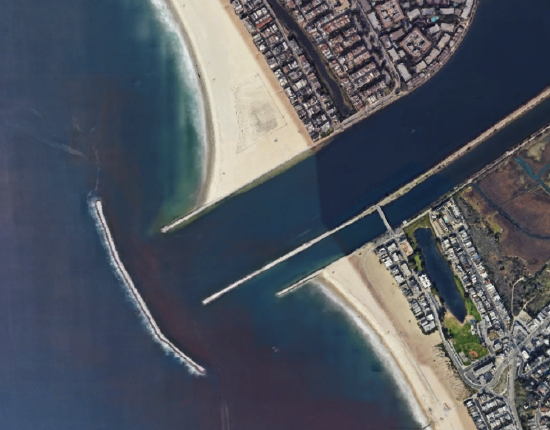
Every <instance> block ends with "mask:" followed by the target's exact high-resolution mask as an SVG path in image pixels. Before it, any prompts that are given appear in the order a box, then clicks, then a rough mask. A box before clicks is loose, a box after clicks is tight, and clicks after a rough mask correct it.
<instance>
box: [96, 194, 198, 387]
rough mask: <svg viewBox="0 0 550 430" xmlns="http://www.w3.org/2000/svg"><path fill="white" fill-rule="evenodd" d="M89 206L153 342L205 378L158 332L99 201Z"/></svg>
mask: <svg viewBox="0 0 550 430" xmlns="http://www.w3.org/2000/svg"><path fill="white" fill-rule="evenodd" d="M89 205H90V211H91V214H92V216H93V218H94V220H95V221H96V227H97V229H98V232H99V234H100V236H101V238H102V242H103V245H104V246H105V248H106V250H107V252H108V254H109V259H110V262H111V265H112V266H113V268H114V269H115V271H116V274H117V276H118V277H119V279H120V280H121V282H122V283H123V285H124V286H125V287H126V290H127V292H128V294H129V296H130V297H131V299H132V301H133V302H134V304H135V305H136V307H137V308H138V310H139V312H140V314H141V316H142V318H143V321H144V323H145V325H146V327H147V329H148V330H149V332H150V333H151V335H152V336H153V338H154V339H155V341H156V342H158V343H159V344H160V345H161V346H162V348H163V349H164V350H165V351H167V352H169V353H171V354H173V355H174V356H175V357H176V358H178V359H179V360H181V361H182V362H183V363H184V364H185V365H186V366H187V367H188V369H189V370H190V371H191V373H193V374H196V375H200V376H205V375H206V370H205V369H204V367H202V366H199V365H198V364H197V363H195V362H194V361H193V360H192V359H191V358H189V357H188V356H187V355H185V354H184V353H183V352H182V351H180V350H179V349H178V348H177V347H176V346H175V345H174V344H173V343H172V342H170V341H169V340H168V339H167V338H166V336H164V334H163V333H162V332H161V331H160V328H159V327H158V325H157V323H156V321H155V320H154V319H153V317H152V315H151V313H150V312H149V309H148V308H147V305H146V304H145V302H144V300H143V298H142V297H141V295H140V294H139V292H138V291H137V289H136V287H135V285H134V282H133V281H132V278H130V275H129V274H128V272H127V271H126V268H125V267H124V264H123V263H122V261H121V259H120V256H119V255H118V252H117V250H116V247H115V243H114V240H113V237H112V235H111V232H110V230H109V227H108V225H107V221H106V219H105V215H104V214H103V204H102V202H101V200H100V199H98V198H92V199H91V200H90V202H89Z"/></svg>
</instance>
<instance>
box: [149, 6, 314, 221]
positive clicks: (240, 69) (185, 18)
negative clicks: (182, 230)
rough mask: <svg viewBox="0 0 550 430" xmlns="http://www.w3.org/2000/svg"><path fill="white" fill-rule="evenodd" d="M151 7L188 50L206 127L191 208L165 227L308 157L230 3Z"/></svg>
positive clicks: (302, 134)
mask: <svg viewBox="0 0 550 430" xmlns="http://www.w3.org/2000/svg"><path fill="white" fill-rule="evenodd" d="M158 1H162V4H164V5H166V6H167V9H168V10H169V12H170V15H172V18H173V20H174V21H175V23H176V26H177V27H178V30H179V31H178V33H180V34H181V36H182V39H183V43H184V44H185V47H184V49H187V50H188V52H189V55H190V57H191V61H192V63H193V68H194V70H195V73H197V77H198V83H199V87H200V93H201V95H202V98H203V100H204V110H205V117H206V122H207V124H206V127H205V129H206V134H207V136H206V139H205V141H206V143H207V144H206V149H205V151H204V154H205V155H204V159H205V167H204V169H203V170H204V172H203V178H204V179H203V181H202V184H201V189H200V190H199V191H198V193H197V196H196V198H195V203H194V205H193V209H192V210H191V211H190V212H189V213H187V214H186V215H184V216H183V217H179V218H177V219H176V220H175V221H172V222H171V223H170V224H174V223H176V225H177V224H178V223H181V222H182V221H181V218H185V217H189V215H190V214H191V213H194V212H196V211H197V210H199V209H203V208H208V207H211V206H212V205H215V204H216V203H218V202H219V201H221V200H223V199H224V198H226V197H228V196H230V195H232V194H234V193H235V192H238V191H239V190H240V189H242V188H243V187H246V186H247V185H248V184H250V183H251V182H253V181H254V180H256V179H258V178H261V177H264V176H266V175H269V174H273V172H274V171H278V170H279V169H280V168H281V166H285V165H286V164H287V163H288V162H289V161H290V162H292V160H293V159H295V158H296V157H300V155H301V154H303V153H308V151H309V149H310V148H311V147H312V146H313V142H312V141H311V138H310V137H309V134H308V133H307V131H306V130H305V127H304V126H303V124H302V123H301V121H299V119H298V116H297V114H296V112H295V111H294V109H293V108H292V106H291V105H290V102H289V101H288V99H287V97H286V94H285V93H284V92H283V89H282V88H281V87H280V86H279V84H278V82H277V80H276V77H275V75H273V73H272V71H271V69H270V68H269V66H268V65H267V63H266V62H265V60H264V59H263V57H261V58H259V56H260V55H261V54H260V53H259V51H258V52H256V51H257V49H256V47H255V45H254V44H253V42H252V40H251V38H250V40H248V38H246V36H245V35H244V32H246V30H245V28H244V25H242V23H240V21H239V22H235V20H238V17H237V16H233V15H234V14H233V8H232V6H231V5H230V3H229V0H210V1H198V0H153V3H155V2H158ZM241 27H242V28H241ZM213 28H215V29H216V32H212V31H210V30H211V29H213ZM214 33H215V34H214ZM246 34H247V35H248V33H246ZM170 224H168V225H170ZM166 227H167V225H165V226H164V227H163V229H162V230H167V228H166Z"/></svg>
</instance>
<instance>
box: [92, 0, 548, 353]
mask: <svg viewBox="0 0 550 430" xmlns="http://www.w3.org/2000/svg"><path fill="white" fill-rule="evenodd" d="M548 15H550V3H548V2H540V1H537V0H527V1H524V2H522V7H521V16H519V15H518V7H517V3H516V2H514V1H511V0H506V1H499V2H496V1H494V0H493V1H492V0H488V1H483V2H481V4H480V6H479V8H478V12H477V14H476V17H475V19H474V22H473V25H472V28H471V29H470V31H469V32H468V34H467V35H466V36H465V39H464V41H463V42H462V43H461V45H460V47H459V48H458V50H457V52H456V54H455V55H454V56H453V57H452V58H451V59H450V60H449V62H448V63H447V65H446V66H445V67H444V68H443V69H442V70H441V71H440V72H439V73H438V74H437V75H436V76H435V77H433V78H432V79H431V80H430V81H428V82H427V83H426V84H425V85H423V86H422V87H421V88H419V89H418V90H417V91H415V92H413V93H412V94H410V95H408V96H407V97H405V98H402V99H400V100H398V101H397V102H396V103H393V104H392V105H390V106H388V107H387V108H385V109H384V110H382V111H380V112H378V113H376V114H374V115H372V116H371V117H369V118H367V119H365V120H364V121H362V122H360V123H359V124H357V125H356V126H354V127H352V128H351V129H349V130H347V131H346V132H343V133H341V134H339V135H337V136H336V137H335V138H334V139H333V141H332V142H331V143H330V144H329V145H327V146H325V147H324V148H323V149H321V150H320V151H318V152H317V153H316V154H315V155H314V156H311V157H309V158H307V159H305V160H303V161H301V162H300V163H298V164H296V165H294V166H293V167H291V168H290V169H288V170H286V171H285V172H283V173H281V174H279V175H277V176H275V177H273V178H271V179H269V180H267V181H265V182H263V183H262V184H260V185H258V186H256V187H254V188H252V189H250V190H248V191H246V192H243V193H241V194H238V195H236V196H234V197H233V198H231V199H228V200H227V201H225V202H224V203H223V204H221V205H220V206H218V207H217V208H215V209H214V210H212V211H211V212H209V213H207V214H206V215H204V216H203V217H201V218H200V219H198V220H196V221H195V222H193V223H192V224H190V225H188V226H186V227H185V228H183V229H181V230H179V231H175V232H173V233H171V234H168V235H160V234H158V235H155V236H153V237H151V236H149V235H148V234H146V233H144V232H145V231H147V232H148V231H149V230H148V229H149V227H150V225H151V224H152V223H153V221H154V220H155V217H156V215H157V212H156V210H157V209H155V208H158V207H160V200H161V197H159V196H162V195H163V187H164V186H165V185H164V184H163V183H162V182H161V181H160V180H158V179H157V178H156V176H155V175H154V172H152V173H150V174H148V175H147V176H146V177H143V178H142V179H141V180H140V181H139V184H140V186H139V188H137V187H135V186H134V185H133V183H130V182H126V183H123V182H122V181H120V182H121V183H123V184H128V185H121V186H113V185H112V183H113V182H114V181H111V182H110V183H109V185H102V183H100V189H99V190H98V194H99V195H100V196H101V197H102V198H103V199H104V201H105V210H106V216H107V219H108V220H109V222H110V224H111V227H112V231H113V234H114V235H115V239H116V241H117V245H118V247H119V248H120V249H119V252H120V254H121V256H122V258H123V260H124V262H125V263H126V264H127V267H128V270H129V272H130V273H131V274H136V275H139V278H140V281H139V282H138V284H137V285H138V288H140V290H141V291H143V294H144V296H145V299H146V300H147V301H148V303H151V312H152V313H153V315H154V316H156V314H157V313H158V315H163V312H162V307H163V306H168V307H177V308H178V309H179V306H180V305H179V304H178V305H177V306H176V305H175V304H172V303H171V302H170V301H169V300H168V301H167V300H165V299H164V298H163V297H174V295H176V296H179V297H180V298H179V299H174V300H175V301H176V302H177V303H181V306H183V309H186V308H187V307H188V306H190V305H189V304H190V303H191V304H192V303H197V304H198V303H200V302H201V300H202V299H204V298H205V297H207V296H209V295H210V294H213V293H215V292H217V291H219V290H221V289H223V288H225V287H226V286H228V285H229V284H231V283H233V282H235V281H236V280H238V279H241V278H243V277H245V276H247V275H249V274H250V273H252V272H254V271H255V270H257V269H259V268H261V267H262V266H264V265H265V264H267V263H269V262H271V261H273V260H275V259H277V258H279V257H280V256H282V255H285V254H287V253H288V252H290V251H292V250H294V249H296V248H297V247H298V246H300V245H302V244H304V243H306V242H308V241H310V240H312V239H314V238H316V237H318V236H320V235H321V234H323V233H325V232H326V231H328V230H331V229H333V228H334V227H336V226H338V225H340V224H341V223H342V222H344V221H346V220H348V219H349V218H351V217H353V216H354V215H356V214H357V213H359V212H361V211H362V210H364V208H366V207H368V206H370V205H372V204H374V203H376V202H377V201H379V200H380V199H381V198H383V197H384V196H385V195H387V194H388V193H391V192H392V191H394V190H396V189H398V188H399V187H400V186H401V185H403V184H405V183H407V182H409V181H410V180H412V179H414V178H415V177H417V176H418V175H420V174H422V173H423V172H425V171H426V170H427V169H429V168H430V167H432V166H433V165H434V164H436V163H437V162H439V161H441V160H442V159H444V158H445V157H446V156H448V155H449V154H451V153H452V152H454V151H456V150H457V149H458V148H460V147H461V146H463V145H464V144H466V143H467V142H469V141H471V140H472V139H474V138H475V137H476V136H478V135H479V134H481V133H482V132H483V131H485V130H487V129H488V128H490V127H491V126H492V125H493V124H495V123H496V122H498V121H499V120H500V119H502V118H503V117H505V116H507V115H508V114H510V113H511V112H513V111H514V110H515V109H517V107H518V106H520V105H521V104H523V103H525V102H526V101H528V100H529V99H531V98H533V97H534V96H536V95H537V94H538V93H539V92H541V91H542V90H543V89H544V88H545V87H546V86H547V85H548V84H549V83H550V62H548V61H547V60H546V58H545V57H544V56H543V55H540V53H541V52H547V51H550V34H549V33H548V32H546V31H544V30H543V29H544V28H546V27H545V26H546V16H548ZM504 29H509V31H504ZM497 35H498V37H497ZM532 40H537V43H536V44H535V43H531V41H532ZM510 46H521V49H517V50H515V51H514V57H513V58H512V57H511V56H510V55H509V52H508V50H509V47H510ZM525 64H529V65H530V66H529V67H525V66H524V65H525ZM549 120H550V101H548V100H547V101H545V102H543V103H541V104H540V105H539V106H537V107H536V108H535V109H533V110H532V111H531V112H530V113H528V114H526V115H524V116H523V117H521V118H520V119H518V120H516V121H515V122H514V123H512V124H510V125H508V126H507V127H506V128H504V129H503V130H501V131H500V132H498V133H496V134H495V135H493V136H492V137H491V138H490V139H488V140H487V141H486V142H484V143H483V144H482V145H480V146H478V147H477V148H475V149H473V150H471V151H469V152H468V153H467V154H466V155H465V156H464V157H462V158H461V159H459V160H457V161H456V162H454V163H453V164H451V165H450V166H448V167H447V168H445V169H443V170H442V171H440V172H439V173H438V174H437V175H434V176H432V177H431V178H430V179H429V180H427V181H425V182H423V183H422V184H421V185H419V186H417V187H416V188H414V189H413V190H412V191H411V192H409V193H407V194H406V195H404V196H403V197H401V198H399V199H398V200H396V201H394V202H393V203H391V204H389V205H387V206H385V207H384V208H383V209H384V212H385V213H386V216H387V218H388V220H389V222H390V223H391V224H392V225H394V226H396V225H399V224H401V223H402V222H403V221H404V220H406V219H410V218H411V217H413V216H414V215H415V214H416V213H418V212H419V211H421V210H422V209H423V208H425V207H427V206H428V205H430V204H431V203H432V202H434V201H435V200H437V199H438V198H440V197H441V196H443V195H444V194H445V193H447V192H448V191H450V190H452V189H453V187H455V186H456V185H458V184H460V183H462V182H463V181H464V180H466V179H467V178H468V177H469V176H471V175H472V174H473V173H475V172H476V171H478V170H479V169H481V168H482V167H483V166H485V165H486V164H487V163H489V162H490V161H492V160H494V159H496V158H498V157H499V156H500V155H502V154H503V153H504V152H505V151H506V150H508V149H509V148H511V147H513V146H514V145H516V144H518V143H519V142H521V141H522V140H523V139H524V138H525V137H527V136H528V135H530V134H531V133H533V132H534V131H536V130H537V129H539V128H541V127H542V126H543V125H544V124H546V123H547V122H548V121H549ZM97 145H98V151H100V153H102V152H103V153H106V154H109V153H111V152H110V151H112V148H111V146H112V143H111V142H110V141H107V140H105V141H104V142H98V144H97ZM102 145H104V146H102ZM121 145H124V148H125V149H124V150H122V149H121V150H120V153H121V156H122V155H124V156H126V157H128V159H129V160H131V161H132V163H131V165H130V164H129V165H128V166H127V171H125V170H124V166H123V165H120V164H118V165H117V166H116V170H113V171H109V170H108V169H107V167H105V169H103V170H102V175H103V176H105V177H109V176H111V177H115V178H116V177H119V176H121V175H127V176H128V177H135V172H136V171H137V172H140V171H144V172H151V168H150V165H151V149H150V148H147V149H146V150H144V149H142V148H138V147H135V145H132V142H131V141H128V142H126V141H123V142H122V143H121ZM94 174H95V172H94ZM104 183H107V182H104ZM143 202H147V203H148V204H147V207H146V208H144V204H143ZM157 202H158V204H157ZM384 230H385V229H384V225H383V223H382V221H381V219H380V217H379V216H378V214H376V213H375V214H373V215H371V216H369V217H366V218H364V219H363V220H361V221H359V222H357V223H354V224H353V225H351V226H349V227H347V228H346V229H343V230H342V231H340V232H339V233H338V234H336V235H334V236H332V237H329V238H327V239H325V240H323V241H321V242H320V243H318V244H317V245H315V246H314V247H312V248H310V249H308V250H307V251H305V252H303V253H301V254H298V255H296V256H294V257H293V258H291V259H289V260H287V261H286V262H284V263H283V264H280V265H278V266H276V267H275V268H273V269H272V270H270V271H268V272H266V273H264V274H262V275H261V276H259V277H258V278H256V279H254V280H253V281H251V282H248V283H247V284H245V285H243V286H242V287H240V288H238V289H237V290H235V291H234V292H232V293H231V294H230V295H228V296H230V297H233V296H235V297H236V299H235V300H237V299H238V298H239V297H242V294H247V292H252V291H254V292H256V294H267V292H269V293H270V294H271V293H272V292H273V293H274V292H275V291H276V290H278V289H280V288H284V287H285V286H288V285H290V284H291V283H293V282H295V281H297V280H299V279H302V278H303V277H305V276H307V275H308V274H310V273H313V272H314V271H316V270H318V269H319V268H321V267H324V266H326V265H327V264H329V263H330V262H332V261H335V260H336V259H338V258H340V257H341V256H343V255H346V254H349V253H351V252H353V251H354V250H355V249H357V248H358V247H360V246H361V245H363V244H364V243H367V242H369V241H371V240H372V239H374V238H376V237H377V236H379V235H380V234H382V233H383V232H384ZM162 291H164V293H162ZM249 294H251V293H249ZM225 300H227V298H225V297H224V299H222V300H220V301H218V302H215V303H214V304H213V305H211V306H209V308H210V307H212V309H219V306H220V304H222V303H223V302H224V301H225ZM186 323H187V322H186V321H185V318H184V312H180V311H177V312H173V313H172V314H171V317H170V319H167V318H162V317H160V318H159V325H160V326H161V327H162V328H163V329H164V331H165V332H166V333H167V334H168V335H170V336H172V337H173V338H174V339H180V335H179V334H178V333H179V330H180V328H181V327H183V326H185V325H186ZM176 343H177V342H176Z"/></svg>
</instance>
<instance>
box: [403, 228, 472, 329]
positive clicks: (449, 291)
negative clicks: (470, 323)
mask: <svg viewBox="0 0 550 430" xmlns="http://www.w3.org/2000/svg"><path fill="white" fill-rule="evenodd" d="M414 237H415V238H416V240H417V242H418V245H419V246H420V250H421V251H422V256H423V257H424V262H425V263H426V272H427V273H428V277H429V278H430V279H431V280H432V282H433V284H434V286H435V288H437V292H438V294H439V297H441V298H442V299H443V301H444V302H445V304H446V305H447V309H449V310H450V311H451V313H452V314H453V315H454V316H455V317H456V319H457V320H459V321H460V322H462V321H464V318H465V317H466V313H467V311H466V306H465V305H464V300H463V299H462V296H461V295H460V291H458V288H457V286H456V283H455V279H454V274H453V272H452V271H451V269H450V268H449V265H448V264H447V261H446V260H445V258H443V256H442V255H441V253H440V252H439V250H438V249H437V244H436V242H435V238H434V235H433V233H432V231H431V230H430V229H429V228H420V229H418V230H416V232H415V233H414Z"/></svg>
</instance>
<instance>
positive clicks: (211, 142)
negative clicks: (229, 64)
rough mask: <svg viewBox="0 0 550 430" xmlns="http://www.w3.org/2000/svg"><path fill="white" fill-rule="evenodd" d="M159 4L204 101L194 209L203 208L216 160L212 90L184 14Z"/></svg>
mask: <svg viewBox="0 0 550 430" xmlns="http://www.w3.org/2000/svg"><path fill="white" fill-rule="evenodd" d="M157 2H159V4H162V5H164V6H166V8H167V9H168V12H169V14H170V17H169V18H170V19H172V20H173V22H174V24H175V26H176V29H175V31H176V33H177V34H178V35H180V36H181V38H182V40H181V42H182V45H183V46H182V49H183V50H187V52H188V54H189V57H190V58H191V62H192V63H193V64H192V68H194V69H195V70H196V73H197V75H198V76H197V81H198V90H199V98H200V99H201V100H202V103H203V106H201V107H202V108H203V112H204V122H205V124H204V132H205V134H206V135H205V136H204V142H203V143H202V157H203V166H202V169H203V171H202V172H201V184H200V186H199V191H198V193H197V196H196V197H195V201H194V202H193V207H197V206H201V205H203V204H204V201H205V200H206V197H207V194H208V189H209V187H210V185H211V180H212V178H211V176H212V170H213V167H214V164H215V159H216V153H217V152H218V151H217V148H216V146H217V145H216V137H215V133H214V120H213V116H212V105H213V103H214V99H213V96H212V94H211V92H210V88H209V87H208V85H207V84H206V83H205V82H204V80H203V78H202V76H205V70H204V64H203V61H201V58H200V55H199V54H198V52H197V50H196V42H195V41H194V40H193V39H192V37H191V35H190V34H189V33H188V31H187V30H186V23H185V18H184V16H183V14H179V13H178V10H177V9H176V7H175V6H174V4H173V2H174V0H152V3H153V7H157V8H158V6H157V5H156V4H155V3H157Z"/></svg>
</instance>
